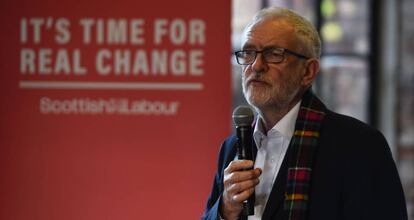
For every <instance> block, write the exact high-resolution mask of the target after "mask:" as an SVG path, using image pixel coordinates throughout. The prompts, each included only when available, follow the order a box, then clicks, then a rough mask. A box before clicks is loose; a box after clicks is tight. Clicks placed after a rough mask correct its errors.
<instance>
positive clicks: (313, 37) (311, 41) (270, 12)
mask: <svg viewBox="0 0 414 220" xmlns="http://www.w3.org/2000/svg"><path fill="white" fill-rule="evenodd" d="M264 18H273V19H276V18H281V19H284V20H285V21H287V22H289V23H291V24H292V27H293V28H294V30H295V33H296V34H297V36H298V38H299V40H300V41H302V42H303V43H305V45H306V47H307V48H306V51H307V52H308V53H310V54H309V55H310V56H311V57H314V58H317V59H319V58H320V56H321V38H320V36H319V34H318V31H317V30H316V29H315V27H314V26H313V25H312V23H311V22H309V21H308V20H307V19H306V18H304V17H302V16H300V15H299V14H297V13H296V12H294V11H292V10H289V9H286V8H281V7H276V6H274V7H269V8H264V9H262V10H260V11H259V12H257V13H256V15H255V16H254V18H253V21H252V22H251V23H250V24H249V25H247V27H246V28H248V27H250V26H252V25H254V24H255V23H257V22H258V21H260V20H262V19H264Z"/></svg>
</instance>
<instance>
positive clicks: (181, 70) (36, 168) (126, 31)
mask: <svg viewBox="0 0 414 220" xmlns="http://www.w3.org/2000/svg"><path fill="white" fill-rule="evenodd" d="M0 6H1V7H0V10H1V13H0V16H1V25H2V30H3V31H2V34H1V36H0V39H1V41H0V42H1V51H0V59H1V61H0V62H1V66H0V72H1V74H0V83H1V93H2V94H1V96H0V97H1V99H0V102H1V109H0V117H1V126H0V128H1V130H0V172H1V179H0V194H1V195H2V196H1V199H0V201H1V203H0V205H1V208H0V219H15V220H18V219H22V220H23V219H24V220H27V219H42V220H48V219H50V220H52V219H53V220H54V219H60V220H65V219H68V220H69V219H70V220H73V219H76V220H82V219H85V220H86V219H88V220H90V219H117V220H119V219H198V218H199V217H200V215H201V214H202V211H203V209H204V205H205V200H206V198H207V196H208V193H209V190H210V184H211V182H212V176H213V173H214V168H215V166H214V164H215V161H216V155H217V151H218V147H219V145H220V143H221V141H222V139H223V138H224V137H225V136H227V135H228V134H229V132H230V114H231V109H230V108H231V107H230V104H231V100H230V93H231V83H230V76H231V74H230V72H231V70H230V62H229V61H230V57H229V54H230V51H231V48H230V2H229V1H219V0H211V1H190V0H179V1H166V0H163V1H154V2H152V1H146V2H140V1H131V0H119V1H114V0H110V1H109V0H105V1H102V0H101V1H79V0H75V1H60V2H56V3H55V2H53V3H52V2H50V1H45V0H36V1H28V0H14V1H10V0H9V1H7V0H6V1H3V2H1V3H0Z"/></svg>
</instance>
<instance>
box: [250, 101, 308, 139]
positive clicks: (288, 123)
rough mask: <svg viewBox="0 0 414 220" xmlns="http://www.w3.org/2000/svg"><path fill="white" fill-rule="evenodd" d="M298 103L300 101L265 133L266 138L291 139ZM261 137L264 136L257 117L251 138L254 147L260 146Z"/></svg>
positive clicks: (261, 125)
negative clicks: (277, 136) (254, 144)
mask: <svg viewBox="0 0 414 220" xmlns="http://www.w3.org/2000/svg"><path fill="white" fill-rule="evenodd" d="M300 103H301V101H299V102H298V103H296V105H295V106H294V107H293V108H292V109H290V111H289V112H288V113H287V114H286V115H285V116H283V118H282V119H280V121H279V122H277V123H276V125H275V126H274V127H273V128H272V129H270V130H269V131H268V132H267V134H268V136H273V135H277V134H279V135H282V136H283V137H284V138H286V139H288V140H290V139H291V138H292V136H293V132H294V130H295V124H296V118H297V116H298V113H299V108H300ZM263 136H266V135H265V132H264V129H263V122H262V120H261V119H260V117H257V119H256V126H255V127H254V131H253V138H254V141H255V142H256V146H260V144H259V143H260V139H261V138H262V137H263Z"/></svg>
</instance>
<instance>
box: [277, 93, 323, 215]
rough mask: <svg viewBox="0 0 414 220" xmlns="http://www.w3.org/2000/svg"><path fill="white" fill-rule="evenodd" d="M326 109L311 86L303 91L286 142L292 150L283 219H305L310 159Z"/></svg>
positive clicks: (313, 156)
mask: <svg viewBox="0 0 414 220" xmlns="http://www.w3.org/2000/svg"><path fill="white" fill-rule="evenodd" d="M325 110H326V107H325V106H324V105H323V104H322V102H321V101H320V100H319V99H318V98H317V97H316V96H315V95H314V94H313V93H312V92H311V89H309V90H308V91H306V92H305V94H304V96H303V98H302V103H301V106H300V109H299V113H298V118H297V119H296V124H295V131H294V134H293V137H292V139H291V141H290V144H289V148H292V152H291V153H290V155H289V156H290V158H289V164H288V166H289V168H288V173H287V185H286V191H285V199H284V211H285V212H286V215H285V216H286V217H287V218H286V220H304V219H306V214H307V209H308V203H309V188H310V187H309V186H310V182H311V177H312V167H313V161H314V158H315V154H316V150H317V146H318V141H319V134H320V133H319V132H320V129H321V124H322V122H323V119H324V116H325Z"/></svg>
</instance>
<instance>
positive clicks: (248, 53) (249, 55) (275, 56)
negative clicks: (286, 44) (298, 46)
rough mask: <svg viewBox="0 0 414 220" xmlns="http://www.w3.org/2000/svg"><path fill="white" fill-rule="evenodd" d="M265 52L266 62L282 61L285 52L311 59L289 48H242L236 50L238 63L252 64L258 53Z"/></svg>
mask: <svg viewBox="0 0 414 220" xmlns="http://www.w3.org/2000/svg"><path fill="white" fill-rule="evenodd" d="M258 53H261V54H263V57H264V60H265V62H266V63H281V62H283V60H284V59H285V53H288V54H291V55H294V56H296V57H299V58H302V59H306V60H307V59H309V57H307V56H304V55H302V54H299V53H296V52H294V51H291V50H288V49H286V48H281V47H277V48H270V49H264V50H240V51H236V52H234V54H235V55H236V60H237V63H238V64H240V65H250V64H252V63H254V61H255V60H256V57H257V54H258Z"/></svg>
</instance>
